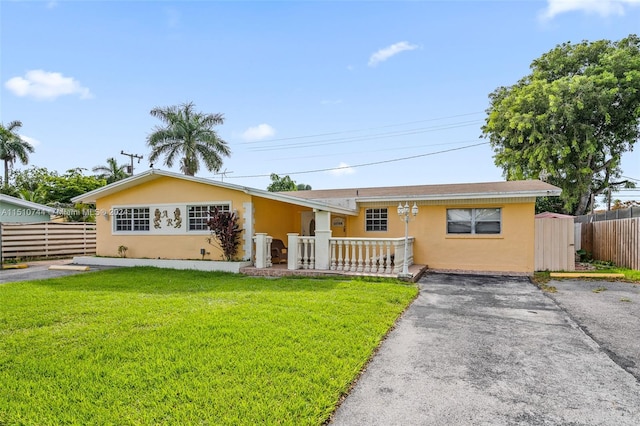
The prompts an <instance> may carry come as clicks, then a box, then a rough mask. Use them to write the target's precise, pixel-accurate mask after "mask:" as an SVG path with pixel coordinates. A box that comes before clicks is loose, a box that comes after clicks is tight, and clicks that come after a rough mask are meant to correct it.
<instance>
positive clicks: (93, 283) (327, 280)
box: [30, 267, 406, 294]
mask: <svg viewBox="0 0 640 426" xmlns="http://www.w3.org/2000/svg"><path fill="white" fill-rule="evenodd" d="M345 282H362V283H374V282H383V283H398V284H400V285H406V284H404V283H401V282H399V281H396V280H381V279H379V278H378V279H376V278H373V279H366V278H365V279H362V278H346V277H340V278H336V277H313V278H311V277H282V278H268V277H250V276H246V275H239V274H233V273H229V272H204V271H193V270H176V269H162V268H154V267H132V268H117V269H109V270H104V271H97V272H91V273H87V274H77V275H71V276H65V277H58V278H50V279H46V280H39V281H30V283H31V284H32V285H35V286H44V287H50V288H54V289H55V290H58V291H92V292H100V291H114V292H132V293H150V294H172V293H198V292H211V291H215V292H249V291H255V292H260V291H285V292H318V291H329V290H333V289H335V288H336V287H338V286H339V285H340V283H345Z"/></svg>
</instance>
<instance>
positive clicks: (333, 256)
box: [329, 240, 336, 271]
mask: <svg viewBox="0 0 640 426" xmlns="http://www.w3.org/2000/svg"><path fill="white" fill-rule="evenodd" d="M330 247H331V267H330V268H329V269H331V270H332V271H335V270H336V240H331V246H330Z"/></svg>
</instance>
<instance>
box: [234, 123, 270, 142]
mask: <svg viewBox="0 0 640 426" xmlns="http://www.w3.org/2000/svg"><path fill="white" fill-rule="evenodd" d="M275 134H276V129H274V128H273V127H271V126H269V125H268V124H265V123H263V124H258V125H257V126H255V127H249V128H248V129H247V130H245V131H244V133H243V134H242V138H243V139H244V140H246V141H249V142H254V141H260V140H263V139H266V138H270V137H273V136H274V135H275Z"/></svg>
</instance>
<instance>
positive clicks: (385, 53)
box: [369, 41, 418, 67]
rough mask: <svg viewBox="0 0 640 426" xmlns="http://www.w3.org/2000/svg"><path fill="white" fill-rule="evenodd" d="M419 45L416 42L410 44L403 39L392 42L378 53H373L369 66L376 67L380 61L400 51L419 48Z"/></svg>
mask: <svg viewBox="0 0 640 426" xmlns="http://www.w3.org/2000/svg"><path fill="white" fill-rule="evenodd" d="M417 48H418V46H417V45H415V44H409V42H406V41H401V42H399V43H395V44H392V45H391V46H389V47H385V48H384V49H380V50H378V51H377V52H376V53H374V54H373V55H371V57H370V58H369V66H370V67H375V66H377V65H378V64H379V63H380V62H384V61H386V60H387V59H389V58H390V57H392V56H395V55H397V54H398V53H400V52H404V51H405V50H414V49H417Z"/></svg>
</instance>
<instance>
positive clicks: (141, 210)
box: [114, 207, 149, 231]
mask: <svg viewBox="0 0 640 426" xmlns="http://www.w3.org/2000/svg"><path fill="white" fill-rule="evenodd" d="M114 226H115V230H116V231H148V230H149V207H134V208H129V207H127V208H122V209H117V211H116V214H115V223H114Z"/></svg>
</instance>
